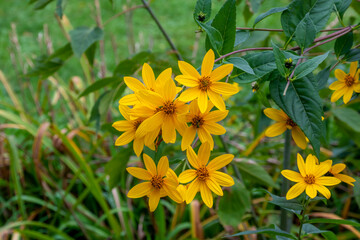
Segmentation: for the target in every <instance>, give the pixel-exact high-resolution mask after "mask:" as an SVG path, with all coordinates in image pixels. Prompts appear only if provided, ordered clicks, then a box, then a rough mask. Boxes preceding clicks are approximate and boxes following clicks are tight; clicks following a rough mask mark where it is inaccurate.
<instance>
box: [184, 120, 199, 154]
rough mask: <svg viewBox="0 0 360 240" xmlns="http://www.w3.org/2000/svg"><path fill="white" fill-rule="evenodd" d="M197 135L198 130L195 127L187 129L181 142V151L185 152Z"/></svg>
mask: <svg viewBox="0 0 360 240" xmlns="http://www.w3.org/2000/svg"><path fill="white" fill-rule="evenodd" d="M195 135H196V128H194V127H193V126H190V127H187V128H186V130H185V133H184V135H183V136H182V140H181V151H185V150H186V149H187V148H188V147H189V146H190V145H191V143H192V142H193V141H194V138H195Z"/></svg>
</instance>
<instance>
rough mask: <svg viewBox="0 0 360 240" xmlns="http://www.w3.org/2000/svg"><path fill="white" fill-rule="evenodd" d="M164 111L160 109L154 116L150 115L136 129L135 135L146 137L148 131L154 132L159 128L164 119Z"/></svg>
mask: <svg viewBox="0 0 360 240" xmlns="http://www.w3.org/2000/svg"><path fill="white" fill-rule="evenodd" d="M164 115H165V114H164V112H162V111H160V112H158V113H156V114H155V115H154V116H151V117H149V118H148V119H146V120H144V121H143V122H142V123H141V124H140V125H139V127H138V129H137V130H136V133H135V136H136V137H137V138H138V137H144V136H145V135H146V134H147V133H148V132H153V131H155V130H157V129H158V128H159V127H160V126H161V124H162V123H163V121H164Z"/></svg>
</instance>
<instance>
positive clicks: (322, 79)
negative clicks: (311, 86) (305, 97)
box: [316, 66, 330, 91]
mask: <svg viewBox="0 0 360 240" xmlns="http://www.w3.org/2000/svg"><path fill="white" fill-rule="evenodd" d="M329 76H330V66H329V67H327V68H325V69H323V70H321V71H320V72H319V73H318V74H317V75H316V79H317V80H318V84H317V90H318V91H320V90H321V89H323V88H325V86H326V83H327V81H328V79H329Z"/></svg>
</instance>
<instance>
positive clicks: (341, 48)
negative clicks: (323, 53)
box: [334, 32, 354, 58]
mask: <svg viewBox="0 0 360 240" xmlns="http://www.w3.org/2000/svg"><path fill="white" fill-rule="evenodd" d="M353 40H354V35H353V33H352V32H349V33H347V34H345V35H343V36H341V37H339V38H338V39H336V41H335V45H334V50H335V54H336V56H337V57H338V58H339V56H341V55H343V54H345V53H347V52H348V51H349V50H350V49H351V47H352V45H353Z"/></svg>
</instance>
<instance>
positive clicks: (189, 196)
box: [186, 179, 200, 204]
mask: <svg viewBox="0 0 360 240" xmlns="http://www.w3.org/2000/svg"><path fill="white" fill-rule="evenodd" d="M199 189H200V183H199V180H198V179H195V180H194V181H193V182H192V183H190V185H189V187H188V190H187V191H186V203H187V204H189V203H191V202H192V200H193V199H194V197H195V195H196V193H197V192H198V191H199Z"/></svg>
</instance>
